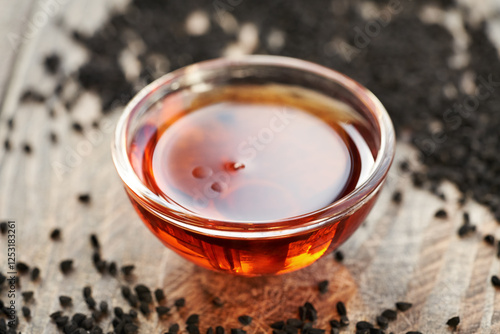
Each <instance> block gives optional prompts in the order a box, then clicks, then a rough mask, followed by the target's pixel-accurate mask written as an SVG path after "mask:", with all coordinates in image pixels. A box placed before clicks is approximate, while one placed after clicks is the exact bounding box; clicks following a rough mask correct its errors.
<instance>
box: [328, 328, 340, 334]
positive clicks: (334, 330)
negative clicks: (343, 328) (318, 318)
mask: <svg viewBox="0 0 500 334" xmlns="http://www.w3.org/2000/svg"><path fill="white" fill-rule="evenodd" d="M330 334H340V329H339V328H336V327H332V328H331V329H330Z"/></svg>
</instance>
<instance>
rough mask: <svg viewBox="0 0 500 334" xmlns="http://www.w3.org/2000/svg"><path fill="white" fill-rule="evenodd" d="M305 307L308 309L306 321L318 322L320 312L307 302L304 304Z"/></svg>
mask: <svg viewBox="0 0 500 334" xmlns="http://www.w3.org/2000/svg"><path fill="white" fill-rule="evenodd" d="M304 307H305V309H306V319H307V320H310V321H312V322H314V321H316V320H317V319H318V312H317V311H316V309H315V308H314V306H313V304H311V303H310V302H307V303H305V304H304Z"/></svg>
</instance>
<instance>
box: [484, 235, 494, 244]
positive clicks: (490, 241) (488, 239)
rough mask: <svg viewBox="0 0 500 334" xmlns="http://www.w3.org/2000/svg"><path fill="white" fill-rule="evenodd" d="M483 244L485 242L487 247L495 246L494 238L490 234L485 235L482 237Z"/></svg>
mask: <svg viewBox="0 0 500 334" xmlns="http://www.w3.org/2000/svg"><path fill="white" fill-rule="evenodd" d="M484 242H486V243H487V244H488V245H491V246H493V245H494V244H495V237H494V236H493V235H491V234H487V235H485V236H484Z"/></svg>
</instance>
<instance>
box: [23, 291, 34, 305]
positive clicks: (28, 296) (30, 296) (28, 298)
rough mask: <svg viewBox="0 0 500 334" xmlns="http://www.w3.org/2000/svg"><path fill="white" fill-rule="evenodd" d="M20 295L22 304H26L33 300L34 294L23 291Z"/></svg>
mask: <svg viewBox="0 0 500 334" xmlns="http://www.w3.org/2000/svg"><path fill="white" fill-rule="evenodd" d="M21 295H22V296H23V300H24V302H25V303H27V302H29V301H31V300H32V299H33V295H34V293H33V291H24V292H23V293H22V294H21Z"/></svg>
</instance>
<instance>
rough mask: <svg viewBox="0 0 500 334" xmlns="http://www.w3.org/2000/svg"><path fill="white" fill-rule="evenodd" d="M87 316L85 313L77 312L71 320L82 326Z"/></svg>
mask: <svg viewBox="0 0 500 334" xmlns="http://www.w3.org/2000/svg"><path fill="white" fill-rule="evenodd" d="M86 318H87V316H86V315H85V314H83V313H75V314H73V316H72V317H71V321H72V322H74V323H75V324H77V325H78V326H80V324H81V323H82V322H83V320H85V319H86Z"/></svg>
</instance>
